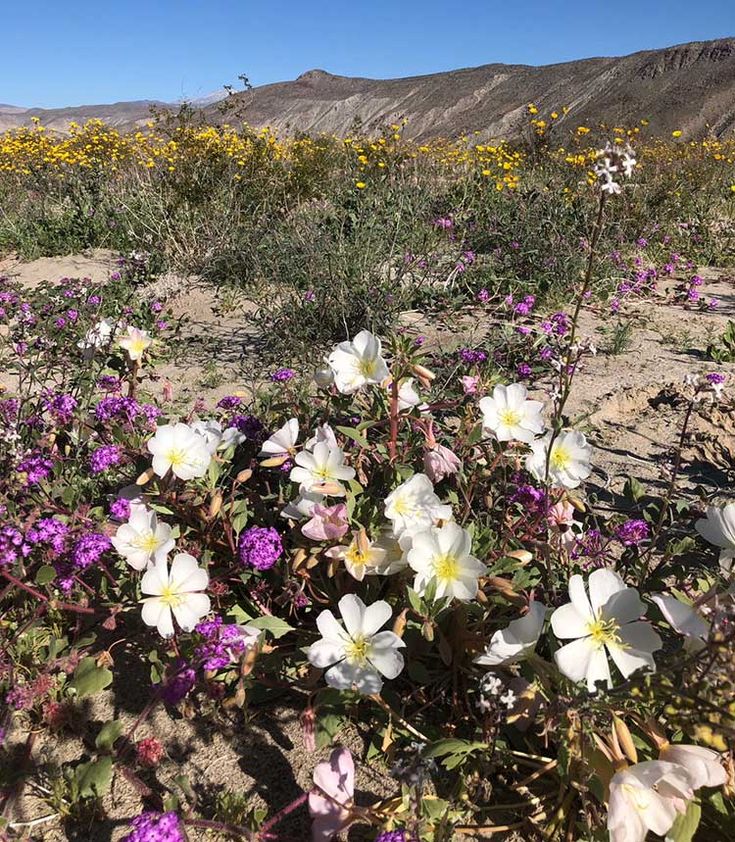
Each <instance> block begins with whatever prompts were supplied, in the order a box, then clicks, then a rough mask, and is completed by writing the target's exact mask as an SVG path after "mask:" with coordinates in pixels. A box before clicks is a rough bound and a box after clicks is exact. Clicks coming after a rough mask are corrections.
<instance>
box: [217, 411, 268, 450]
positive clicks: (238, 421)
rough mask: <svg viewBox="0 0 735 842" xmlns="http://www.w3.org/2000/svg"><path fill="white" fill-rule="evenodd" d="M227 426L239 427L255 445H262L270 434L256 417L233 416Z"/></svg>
mask: <svg viewBox="0 0 735 842" xmlns="http://www.w3.org/2000/svg"><path fill="white" fill-rule="evenodd" d="M225 426H226V427H237V429H238V430H239V431H240V432H241V433H242V434H243V435H244V436H245V438H246V439H247V440H248V441H251V442H253V443H254V444H262V443H263V442H264V441H265V440H266V439H267V438H268V434H267V432H266V429H265V427H264V426H263V424H262V422H261V421H259V420H258V419H257V418H256V417H255V416H254V415H233V416H232V418H230V420H229V421H227V422H226V423H225Z"/></svg>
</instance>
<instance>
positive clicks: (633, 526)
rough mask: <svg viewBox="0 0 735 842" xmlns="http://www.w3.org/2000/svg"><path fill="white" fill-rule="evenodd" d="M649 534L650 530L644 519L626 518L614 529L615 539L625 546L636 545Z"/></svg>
mask: <svg viewBox="0 0 735 842" xmlns="http://www.w3.org/2000/svg"><path fill="white" fill-rule="evenodd" d="M650 534H651V530H650V528H649V526H648V524H647V523H646V521H645V520H626V521H625V523H622V524H620V526H619V527H618V528H617V529H616V530H615V535H616V536H617V539H618V540H619V541H620V543H621V544H623V545H624V546H626V547H637V546H638V545H639V544H641V543H643V541H645V540H646V539H647V538H648V537H649V535H650Z"/></svg>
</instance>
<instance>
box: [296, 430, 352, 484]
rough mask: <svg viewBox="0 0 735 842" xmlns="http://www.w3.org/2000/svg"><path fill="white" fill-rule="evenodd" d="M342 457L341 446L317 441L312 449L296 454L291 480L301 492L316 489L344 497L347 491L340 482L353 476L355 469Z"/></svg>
mask: <svg viewBox="0 0 735 842" xmlns="http://www.w3.org/2000/svg"><path fill="white" fill-rule="evenodd" d="M344 458H345V457H344V451H343V450H342V448H340V447H330V446H329V445H328V444H327V442H325V441H320V442H317V443H316V444H315V445H314V450H313V451H311V452H309V451H308V450H302V451H301V453H297V454H296V456H295V458H294V462H296V466H295V467H293V468H292V469H291V474H290V478H291V481H292V482H298V483H299V485H300V487H301V491H302V493H303V492H304V491H316V492H317V493H319V494H328V495H331V496H332V497H344V496H345V494H346V493H347V492H346V491H345V488H344V486H343V485H342V482H343V481H346V480H351V479H353V477H354V476H355V469H354V468H350V467H349V466H348V465H345V461H344Z"/></svg>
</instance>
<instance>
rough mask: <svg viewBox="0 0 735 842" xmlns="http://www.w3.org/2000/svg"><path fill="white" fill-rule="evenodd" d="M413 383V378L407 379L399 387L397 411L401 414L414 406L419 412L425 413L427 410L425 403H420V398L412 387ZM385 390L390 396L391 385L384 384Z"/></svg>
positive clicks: (389, 383)
mask: <svg viewBox="0 0 735 842" xmlns="http://www.w3.org/2000/svg"><path fill="white" fill-rule="evenodd" d="M415 382H416V381H415V379H414V378H413V377H408V378H407V379H406V380H402V381H401V385H400V387H399V389H398V409H399V410H400V411H401V412H405V411H406V410H407V409H413V407H415V406H417V407H418V408H419V409H420V410H421V412H425V411H426V410H427V409H428V408H429V407H428V405H427V404H426V403H422V401H421V396H420V395H419V393H418V392H417V391H416V387H415V386H414V383H415ZM386 389H387V390H388V394H389V395H390V394H391V393H392V390H393V384H392V383H391V382H390V381H388V383H387V384H386Z"/></svg>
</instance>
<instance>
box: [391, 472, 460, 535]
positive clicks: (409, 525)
mask: <svg viewBox="0 0 735 842" xmlns="http://www.w3.org/2000/svg"><path fill="white" fill-rule="evenodd" d="M385 516H386V517H387V518H388V520H390V521H392V523H393V531H394V533H395V535H396V536H397V537H399V536H401V535H403V534H404V533H408V534H413V533H415V532H418V531H420V530H422V529H426V528H427V527H429V526H433V525H434V524H435V523H437V522H438V521H440V520H449V519H450V518H451V517H452V507H451V506H449V505H446V504H443V503H442V502H441V500H440V499H439V498H438V497H437V496H436V494H435V493H434V486H433V485H432V482H431V480H430V479H429V478H428V477H427V476H426V474H414V475H413V476H412V477H411V478H410V479H408V480H406V482H403V483H401V484H400V485H399V486H397V487H396V488H394V489H393V491H392V492H391V493H390V494H389V495H388V496H387V497H386V498H385Z"/></svg>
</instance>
